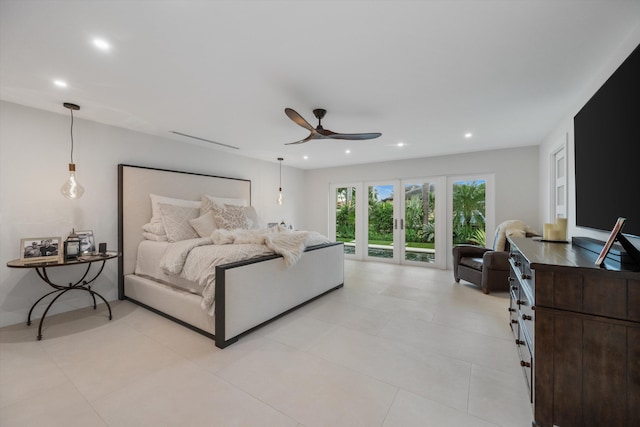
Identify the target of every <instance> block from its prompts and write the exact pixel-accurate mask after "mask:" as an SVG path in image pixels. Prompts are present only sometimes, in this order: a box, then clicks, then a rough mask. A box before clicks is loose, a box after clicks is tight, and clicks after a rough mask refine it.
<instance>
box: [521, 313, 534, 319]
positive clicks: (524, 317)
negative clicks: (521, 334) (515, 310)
mask: <svg viewBox="0 0 640 427" xmlns="http://www.w3.org/2000/svg"><path fill="white" fill-rule="evenodd" d="M522 320H533V317H531V316H529V315H528V314H523V315H522Z"/></svg>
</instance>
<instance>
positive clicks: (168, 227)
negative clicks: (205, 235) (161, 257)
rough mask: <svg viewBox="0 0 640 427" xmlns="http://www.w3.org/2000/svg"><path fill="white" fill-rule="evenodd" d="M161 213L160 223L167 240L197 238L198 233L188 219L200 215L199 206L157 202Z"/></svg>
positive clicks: (177, 240) (175, 240) (176, 240)
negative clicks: (162, 225)
mask: <svg viewBox="0 0 640 427" xmlns="http://www.w3.org/2000/svg"><path fill="white" fill-rule="evenodd" d="M158 208H159V209H160V213H161V214H162V223H163V224H164V229H165V231H166V233H167V240H168V241H169V242H179V241H180V240H187V239H197V238H198V237H199V236H198V233H197V232H196V230H195V229H194V228H193V227H192V226H191V224H190V223H189V221H190V220H192V219H195V218H198V216H200V208H199V207H188V206H176V205H169V204H166V203H158Z"/></svg>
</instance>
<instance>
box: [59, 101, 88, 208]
mask: <svg viewBox="0 0 640 427" xmlns="http://www.w3.org/2000/svg"><path fill="white" fill-rule="evenodd" d="M62 105H63V106H64V108H68V109H69V112H70V113H71V162H70V163H69V179H67V180H66V181H65V183H64V184H62V187H60V192H61V193H62V195H63V196H64V197H66V198H67V199H79V198H80V197H82V194H83V193H84V187H83V186H82V185H80V184H79V183H78V180H77V179H76V165H75V163H73V112H74V111H78V110H79V109H80V106H79V105H76V104H72V103H70V102H65V103H64V104H62Z"/></svg>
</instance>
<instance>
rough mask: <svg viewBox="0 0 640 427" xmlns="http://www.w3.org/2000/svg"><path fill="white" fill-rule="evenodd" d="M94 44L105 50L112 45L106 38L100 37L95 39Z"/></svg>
mask: <svg viewBox="0 0 640 427" xmlns="http://www.w3.org/2000/svg"><path fill="white" fill-rule="evenodd" d="M93 45H94V46H95V47H97V48H98V49H100V50H103V51H105V52H106V51H108V50H110V49H111V45H110V44H109V42H107V41H106V40H104V39H98V38H96V39H93Z"/></svg>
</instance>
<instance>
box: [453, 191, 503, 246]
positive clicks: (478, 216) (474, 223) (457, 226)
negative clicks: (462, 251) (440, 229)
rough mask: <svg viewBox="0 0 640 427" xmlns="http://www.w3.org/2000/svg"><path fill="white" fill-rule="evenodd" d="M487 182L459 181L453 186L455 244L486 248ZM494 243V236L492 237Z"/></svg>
mask: <svg viewBox="0 0 640 427" xmlns="http://www.w3.org/2000/svg"><path fill="white" fill-rule="evenodd" d="M485 193H486V181H484V180H476V181H458V182H455V183H454V184H453V212H452V218H453V224H452V226H453V227H452V230H453V244H454V245H456V244H460V243H470V244H474V245H478V246H486V234H485V215H486V211H485V206H486V195H485ZM491 241H493V236H491Z"/></svg>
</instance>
